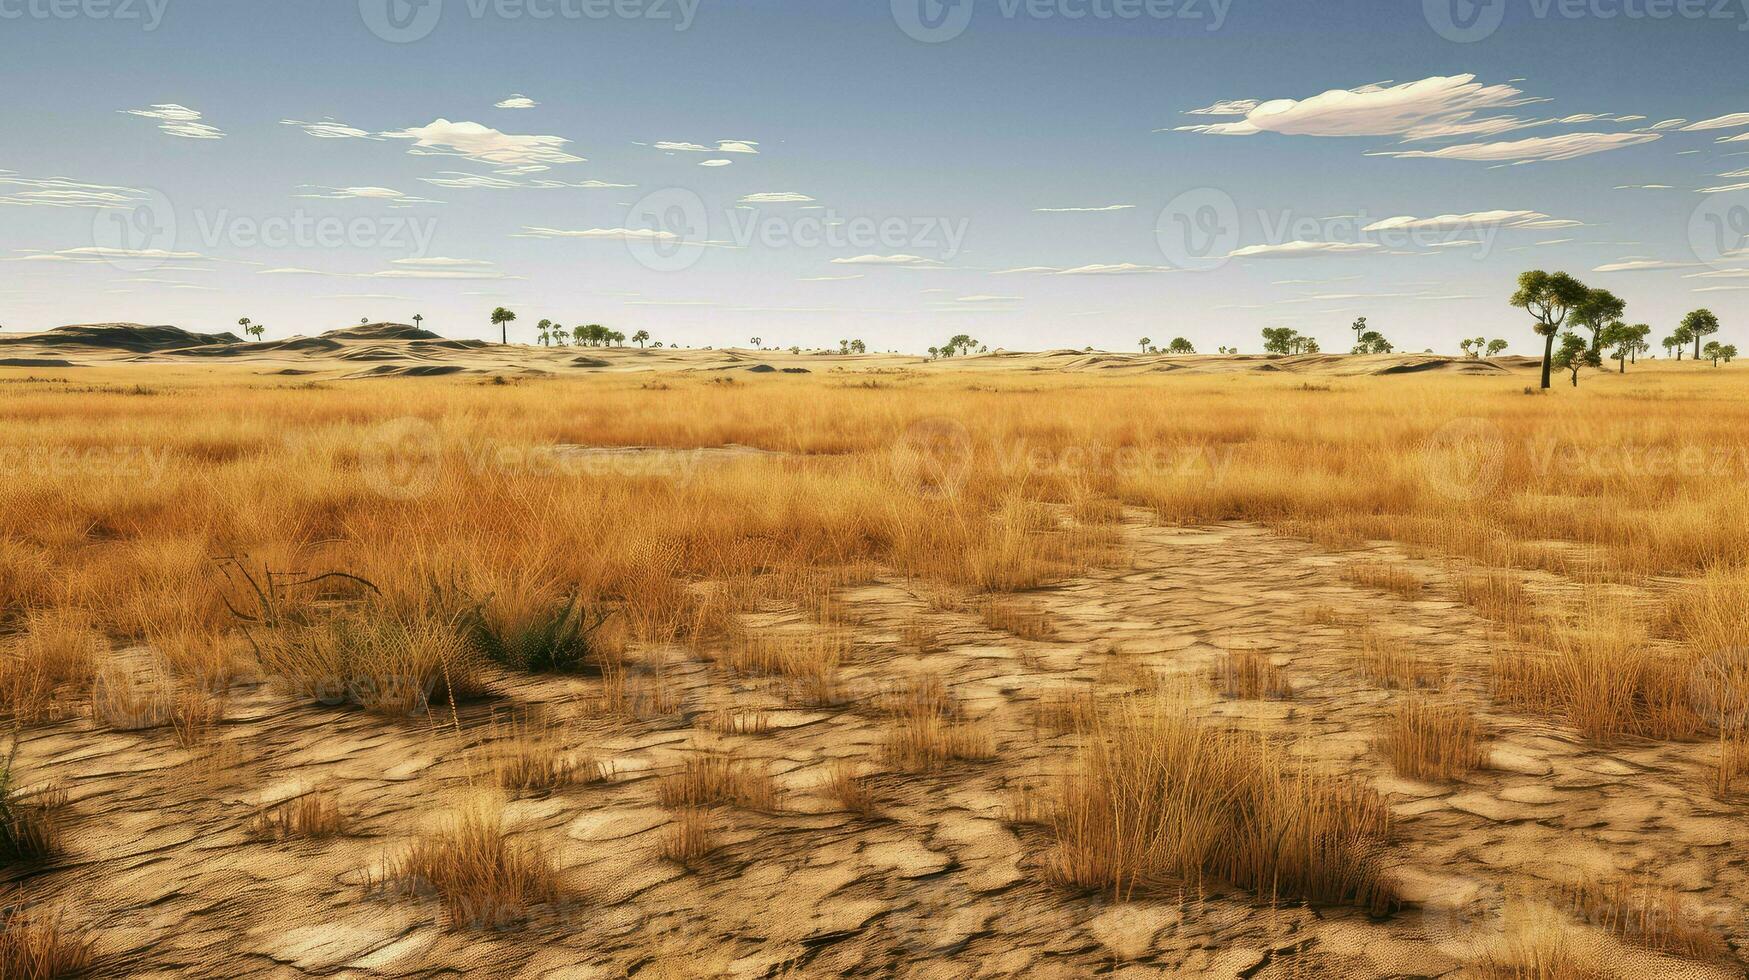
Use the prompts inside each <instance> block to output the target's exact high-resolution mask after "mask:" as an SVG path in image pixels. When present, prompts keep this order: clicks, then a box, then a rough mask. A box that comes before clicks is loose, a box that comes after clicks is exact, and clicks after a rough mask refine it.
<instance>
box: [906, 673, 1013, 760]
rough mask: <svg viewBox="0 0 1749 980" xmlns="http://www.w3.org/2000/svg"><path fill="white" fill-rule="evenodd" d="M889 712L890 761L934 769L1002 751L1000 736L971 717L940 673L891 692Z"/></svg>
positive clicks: (911, 682) (907, 681)
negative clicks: (998, 746) (1000, 748)
mask: <svg viewBox="0 0 1749 980" xmlns="http://www.w3.org/2000/svg"><path fill="white" fill-rule="evenodd" d="M879 707H880V709H881V710H882V711H883V712H885V713H886V714H887V716H888V723H887V737H886V743H885V745H884V746H883V751H884V754H885V757H886V760H887V762H888V763H889V764H891V765H893V766H895V767H897V768H899V769H903V770H906V771H910V772H928V771H932V770H934V769H937V768H940V767H941V766H944V765H947V764H948V763H952V762H978V761H983V760H986V759H989V758H991V757H993V756H994V755H995V754H996V742H995V737H994V735H993V734H992V733H991V731H990V728H989V726H988V725H987V724H986V723H984V722H983V721H982V720H981V719H974V718H968V717H966V714H965V712H964V710H963V709H962V708H961V707H960V705H959V702H958V701H957V699H955V698H954V696H953V695H952V693H951V692H949V691H948V690H947V685H946V683H945V682H943V681H942V679H941V678H940V677H939V676H937V675H934V674H924V675H920V676H916V677H911V678H908V679H907V680H905V681H903V682H901V683H900V684H899V685H897V686H896V687H894V688H893V689H892V690H889V691H887V692H885V693H884V694H883V695H882V696H881V698H880V700H879Z"/></svg>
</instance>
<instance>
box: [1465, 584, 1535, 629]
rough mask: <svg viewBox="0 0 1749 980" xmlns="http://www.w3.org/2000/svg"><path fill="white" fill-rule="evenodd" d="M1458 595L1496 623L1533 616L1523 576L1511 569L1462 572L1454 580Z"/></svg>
mask: <svg viewBox="0 0 1749 980" xmlns="http://www.w3.org/2000/svg"><path fill="white" fill-rule="evenodd" d="M1454 586H1455V588H1456V589H1457V594H1458V598H1460V599H1462V600H1463V601H1464V602H1466V603H1469V604H1470V605H1471V606H1474V607H1475V609H1476V611H1477V612H1479V613H1481V614H1482V615H1483V616H1485V617H1487V618H1488V619H1491V620H1493V621H1495V622H1497V623H1503V624H1505V625H1507V626H1515V625H1518V624H1521V623H1525V622H1528V621H1529V620H1530V619H1531V617H1532V608H1531V600H1530V596H1529V594H1528V593H1527V592H1526V591H1525V588H1524V580H1523V579H1521V578H1519V577H1518V576H1517V575H1513V574H1511V573H1510V572H1487V573H1484V574H1480V575H1464V576H1461V577H1459V578H1458V580H1457V581H1456V582H1455V583H1454Z"/></svg>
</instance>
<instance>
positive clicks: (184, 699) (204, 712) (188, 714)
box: [170, 688, 225, 749]
mask: <svg viewBox="0 0 1749 980" xmlns="http://www.w3.org/2000/svg"><path fill="white" fill-rule="evenodd" d="M224 714H225V702H224V701H223V699H221V698H217V697H214V696H213V695H211V694H208V693H207V692H206V691H203V690H199V689H196V688H187V689H184V690H181V691H178V692H177V693H176V697H175V700H174V701H173V702H172V704H171V706H170V730H171V731H172V732H173V733H174V734H175V735H176V744H178V745H180V746H182V747H183V748H185V749H194V748H197V747H199V746H201V745H204V744H206V740H207V738H208V737H210V736H211V735H212V730H213V726H214V725H217V724H218V723H219V720H220V719H221V718H223V717H224Z"/></svg>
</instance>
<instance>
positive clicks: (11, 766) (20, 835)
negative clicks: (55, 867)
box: [0, 737, 67, 865]
mask: <svg viewBox="0 0 1749 980" xmlns="http://www.w3.org/2000/svg"><path fill="white" fill-rule="evenodd" d="M17 761H18V742H17V739H16V737H15V738H14V740H13V743H12V747H11V749H9V750H8V752H7V756H6V758H5V759H4V760H0V865H6V864H12V863H14V862H21V861H42V860H45V859H47V858H50V857H53V856H55V855H56V854H58V853H60V850H61V824H60V820H59V813H60V810H61V809H62V808H63V807H65V806H66V805H67V795H66V793H65V792H63V791H61V790H59V789H48V790H43V791H41V792H38V793H35V794H31V795H25V794H21V793H20V792H19V791H18V787H17V786H16V785H15V782H16V780H17V778H18V770H17Z"/></svg>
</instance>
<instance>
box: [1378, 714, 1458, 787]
mask: <svg viewBox="0 0 1749 980" xmlns="http://www.w3.org/2000/svg"><path fill="white" fill-rule="evenodd" d="M1481 740H1482V731H1481V725H1480V724H1478V723H1477V721H1476V717H1475V715H1474V714H1472V713H1471V712H1470V709H1469V708H1468V707H1465V706H1464V705H1462V704H1457V703H1446V704H1436V703H1434V702H1431V701H1428V700H1426V699H1424V698H1421V697H1418V696H1411V697H1408V698H1405V699H1403V700H1401V701H1398V702H1397V703H1396V705H1395V706H1394V707H1393V708H1392V709H1391V714H1390V716H1389V717H1388V718H1386V720H1385V723H1384V731H1383V732H1381V733H1380V735H1379V738H1378V741H1377V743H1376V744H1377V747H1378V750H1379V751H1380V752H1381V753H1383V755H1384V756H1385V758H1386V759H1389V760H1390V763H1391V765H1392V766H1394V767H1395V768H1396V770H1397V771H1398V772H1399V773H1402V774H1403V775H1405V776H1407V777H1409V778H1410V779H1429V780H1437V781H1445V780H1452V779H1457V778H1458V777H1460V776H1463V775H1464V774H1465V773H1467V772H1469V771H1470V770H1472V769H1475V768H1477V767H1479V766H1480V765H1481V764H1482V756H1483V753H1482V741H1481Z"/></svg>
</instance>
